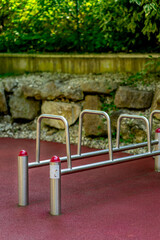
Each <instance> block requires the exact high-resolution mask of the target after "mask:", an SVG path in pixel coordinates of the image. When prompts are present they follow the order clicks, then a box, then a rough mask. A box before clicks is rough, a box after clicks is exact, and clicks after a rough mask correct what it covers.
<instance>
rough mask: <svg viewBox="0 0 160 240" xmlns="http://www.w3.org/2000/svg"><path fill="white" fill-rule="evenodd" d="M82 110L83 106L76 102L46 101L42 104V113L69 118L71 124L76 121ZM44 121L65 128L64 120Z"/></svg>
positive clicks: (52, 125)
mask: <svg viewBox="0 0 160 240" xmlns="http://www.w3.org/2000/svg"><path fill="white" fill-rule="evenodd" d="M80 112H81V107H80V106H79V105H78V104H75V103H63V102H54V101H44V102H43V104H42V114H53V115H59V116H63V117H65V118H66V119H67V121H68V124H69V126H70V125H72V124H74V123H75V122H76V120H77V119H78V117H79V114H80ZM44 123H45V124H47V125H49V126H51V127H55V128H58V129H64V124H63V122H62V121H59V120H52V119H44Z"/></svg>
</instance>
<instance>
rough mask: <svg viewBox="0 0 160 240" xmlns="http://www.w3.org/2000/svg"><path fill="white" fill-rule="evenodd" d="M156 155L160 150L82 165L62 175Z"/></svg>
mask: <svg viewBox="0 0 160 240" xmlns="http://www.w3.org/2000/svg"><path fill="white" fill-rule="evenodd" d="M156 155H160V150H158V151H154V152H150V153H143V154H137V155H132V156H127V157H122V158H117V159H115V160H106V161H103V162H98V163H91V164H86V165H81V166H77V167H73V168H72V169H62V170H61V174H62V175H65V174H71V173H75V172H80V171H85V170H89V169H94V168H99V167H103V166H107V165H111V164H116V163H120V162H126V161H132V160H136V159H140V158H144V157H152V156H156Z"/></svg>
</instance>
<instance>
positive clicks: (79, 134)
mask: <svg viewBox="0 0 160 240" xmlns="http://www.w3.org/2000/svg"><path fill="white" fill-rule="evenodd" d="M85 114H96V115H102V116H104V117H105V118H106V120H107V126H108V145H109V157H110V160H113V150H112V135H111V122H110V117H109V115H108V114H107V113H106V112H104V111H96V110H89V109H85V110H84V111H82V112H81V113H80V116H79V132H78V148H77V154H78V155H81V141H82V121H83V116H84V115H85Z"/></svg>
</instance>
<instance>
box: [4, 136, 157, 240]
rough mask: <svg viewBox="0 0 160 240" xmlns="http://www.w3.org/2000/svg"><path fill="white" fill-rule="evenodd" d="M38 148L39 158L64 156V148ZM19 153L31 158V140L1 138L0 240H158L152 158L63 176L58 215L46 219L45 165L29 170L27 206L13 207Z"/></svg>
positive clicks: (43, 144)
mask: <svg viewBox="0 0 160 240" xmlns="http://www.w3.org/2000/svg"><path fill="white" fill-rule="evenodd" d="M41 147H42V150H41V153H42V159H48V158H51V157H52V156H53V155H55V154H56V155H59V156H64V155H65V145H63V144H58V143H51V142H49V143H48V142H42V145H41ZM21 149H25V150H26V151H27V152H28V154H29V159H30V160H31V161H33V160H34V156H35V141H33V140H15V139H9V138H1V139H0V154H1V155H0V240H15V239H16V240H17V239H18V240H32V239H33V240H50V239H54V240H58V239H60V240H72V239H74V240H75V239H78V240H85V239H86V240H97V239H98V240H103V239H105V240H106V239H107V240H126V239H131V240H132V239H134V240H143V239H144V240H151V239H152V240H154V239H156V240H157V239H160V173H156V172H154V161H153V158H146V159H141V160H136V161H131V162H127V163H121V164H117V165H112V166H107V167H103V168H98V169H94V170H90V171H85V172H80V173H75V174H71V175H65V176H62V215H61V216H51V215H50V214H49V208H50V207H49V205H50V202H49V167H48V166H45V167H41V168H34V169H30V170H29V183H30V191H29V192H30V205H29V206H27V207H18V206H17V203H18V193H17V155H18V153H19V151H20V150H21ZM75 149H76V147H75V146H72V153H73V152H74V153H75ZM85 150H88V149H87V148H85ZM119 156H122V154H121V155H119ZM105 158H106V156H101V157H96V159H97V160H104V159H105ZM89 161H91V160H90V159H83V160H81V161H76V164H77V163H78V162H83V163H84V162H87V163H88V162H89Z"/></svg>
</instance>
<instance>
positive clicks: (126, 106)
mask: <svg viewBox="0 0 160 240" xmlns="http://www.w3.org/2000/svg"><path fill="white" fill-rule="evenodd" d="M126 77H127V76H126V75H124V74H103V75H92V74H90V75H71V74H59V73H55V74H53V73H37V74H28V75H26V74H25V75H21V76H17V77H7V78H3V79H1V82H0V113H1V115H11V118H12V120H13V121H19V120H21V121H22V122H26V121H33V120H34V119H35V118H36V117H37V116H39V115H40V114H43V113H45V114H54V115H62V116H64V117H65V118H66V119H67V120H68V123H69V126H72V125H74V124H77V121H78V117H79V114H80V112H81V111H82V110H83V109H94V110H103V111H106V112H107V113H109V115H110V117H111V123H112V133H113V134H114V133H115V132H116V123H117V118H118V116H119V115H120V114H121V113H130V114H143V115H146V116H147V117H148V116H149V113H150V111H153V110H154V109H160V94H159V93H160V87H158V82H157V81H155V83H154V81H153V84H150V86H140V85H139V86H138V87H136V88H131V87H128V86H123V84H122V82H123V80H124V78H126ZM156 84H157V85H156ZM156 117H157V118H158V119H160V115H156ZM43 121H44V124H45V125H47V126H50V127H51V128H55V129H59V130H61V129H64V126H63V123H61V122H60V121H56V120H43ZM157 121H158V120H157ZM145 129H146V128H145V123H143V122H141V121H137V120H136V121H135V120H134V121H132V120H126V121H125V120H124V121H123V123H122V126H121V133H122V135H123V139H128V138H130V137H135V138H136V141H137V142H140V141H142V140H144V139H145V138H146V130H145ZM84 131H85V135H86V136H94V137H95V136H96V137H97V136H98V137H99V136H106V135H107V123H106V121H105V120H104V119H103V117H99V116H94V115H92V116H85V117H84Z"/></svg>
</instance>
